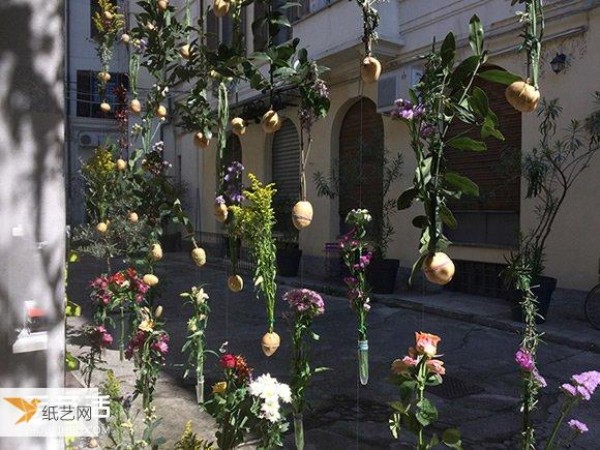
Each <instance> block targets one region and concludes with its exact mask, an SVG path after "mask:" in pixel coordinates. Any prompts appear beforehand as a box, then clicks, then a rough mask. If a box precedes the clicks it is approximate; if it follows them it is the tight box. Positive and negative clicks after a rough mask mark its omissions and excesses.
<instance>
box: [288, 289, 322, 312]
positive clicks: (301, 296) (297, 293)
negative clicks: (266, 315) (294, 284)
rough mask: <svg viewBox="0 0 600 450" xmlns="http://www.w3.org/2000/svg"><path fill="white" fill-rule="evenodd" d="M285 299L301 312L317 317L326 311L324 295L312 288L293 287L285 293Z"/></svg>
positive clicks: (291, 306)
mask: <svg viewBox="0 0 600 450" xmlns="http://www.w3.org/2000/svg"><path fill="white" fill-rule="evenodd" d="M283 299H284V300H285V301H287V302H288V303H289V305H290V308H292V309H294V310H296V312H297V313H299V314H306V315H308V316H310V317H315V316H320V315H321V314H323V313H324V312H325V302H323V297H321V295H319V294H318V293H317V292H315V291H311V290H310V289H293V290H291V291H288V292H286V293H285V294H283Z"/></svg>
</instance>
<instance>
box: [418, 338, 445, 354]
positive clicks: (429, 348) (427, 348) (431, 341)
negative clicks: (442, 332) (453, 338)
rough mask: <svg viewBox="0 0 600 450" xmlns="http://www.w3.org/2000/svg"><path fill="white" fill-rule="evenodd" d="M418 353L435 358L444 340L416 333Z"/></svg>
mask: <svg viewBox="0 0 600 450" xmlns="http://www.w3.org/2000/svg"><path fill="white" fill-rule="evenodd" d="M415 340H416V345H415V347H416V350H417V353H419V354H421V355H425V356H427V357H429V358H433V357H434V356H435V355H436V354H437V345H438V343H439V342H440V341H441V340H442V339H441V338H440V337H439V336H436V335H435V334H429V333H423V332H415Z"/></svg>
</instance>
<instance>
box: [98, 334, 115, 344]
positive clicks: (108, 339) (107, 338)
mask: <svg viewBox="0 0 600 450" xmlns="http://www.w3.org/2000/svg"><path fill="white" fill-rule="evenodd" d="M112 343H113V337H112V336H111V335H110V333H102V335H101V336H100V345H101V346H102V347H108V346H109V345H111V344H112Z"/></svg>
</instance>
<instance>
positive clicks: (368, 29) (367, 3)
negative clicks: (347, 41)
mask: <svg viewBox="0 0 600 450" xmlns="http://www.w3.org/2000/svg"><path fill="white" fill-rule="evenodd" d="M356 3H358V6H359V7H360V9H361V11H362V15H363V37H362V41H363V45H364V48H365V56H371V55H372V54H373V42H375V40H376V39H377V32H376V31H375V29H376V28H377V27H378V26H379V13H378V12H377V10H376V9H375V8H373V3H375V1H374V0H356Z"/></svg>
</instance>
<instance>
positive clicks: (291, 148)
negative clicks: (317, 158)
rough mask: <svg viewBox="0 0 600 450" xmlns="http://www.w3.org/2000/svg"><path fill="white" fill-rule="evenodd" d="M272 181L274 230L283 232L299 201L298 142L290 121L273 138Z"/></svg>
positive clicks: (293, 126) (294, 128)
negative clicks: (275, 222)
mask: <svg viewBox="0 0 600 450" xmlns="http://www.w3.org/2000/svg"><path fill="white" fill-rule="evenodd" d="M272 179H273V182H274V183H275V188H276V189H277V193H276V194H275V199H274V204H275V212H276V214H275V218H276V220H277V224H276V225H275V229H276V230H278V231H284V230H285V229H286V228H287V225H289V224H291V218H290V217H291V216H290V214H291V210H292V207H293V206H294V204H295V203H296V202H297V201H298V200H299V199H300V140H299V137H298V132H297V131H296V126H295V125H294V123H293V122H292V121H291V120H286V121H285V122H284V123H283V126H282V127H281V129H280V130H279V131H277V132H276V133H275V136H274V137H273V160H272ZM288 222H289V224H288Z"/></svg>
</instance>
